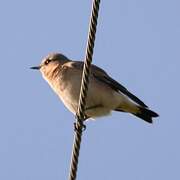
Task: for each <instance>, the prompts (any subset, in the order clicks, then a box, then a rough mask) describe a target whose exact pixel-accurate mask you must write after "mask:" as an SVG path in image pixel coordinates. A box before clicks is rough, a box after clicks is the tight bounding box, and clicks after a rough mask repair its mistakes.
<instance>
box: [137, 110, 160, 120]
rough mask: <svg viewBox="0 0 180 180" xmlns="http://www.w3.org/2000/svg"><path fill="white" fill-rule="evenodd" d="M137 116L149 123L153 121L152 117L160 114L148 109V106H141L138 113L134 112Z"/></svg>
mask: <svg viewBox="0 0 180 180" xmlns="http://www.w3.org/2000/svg"><path fill="white" fill-rule="evenodd" d="M133 114H134V115H135V116H137V117H139V118H141V119H143V120H144V121H146V122H148V123H152V122H153V121H152V118H153V117H158V116H159V115H158V114H157V113H156V112H154V111H152V110H150V109H146V108H143V107H139V111H138V112H137V113H133Z"/></svg>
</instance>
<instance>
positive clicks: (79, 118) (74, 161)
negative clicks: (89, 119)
mask: <svg viewBox="0 0 180 180" xmlns="http://www.w3.org/2000/svg"><path fill="white" fill-rule="evenodd" d="M99 4H100V0H94V1H93V5H92V12H91V20H90V27H89V35H88V42H87V48H86V57H85V62H84V67H83V74H82V81H81V90H80V96H79V106H78V111H77V114H76V123H75V135H74V143H73V150H72V157H71V166H70V172H69V180H75V179H76V174H77V166H78V158H79V150H80V145H81V137H82V132H83V127H84V124H83V121H84V120H85V115H84V111H85V106H86V97H87V91H88V84H89V74H90V69H91V62H92V56H93V49H94V42H95V36H96V26H97V19H98V12H99Z"/></svg>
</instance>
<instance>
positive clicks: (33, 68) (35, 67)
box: [30, 66, 41, 70]
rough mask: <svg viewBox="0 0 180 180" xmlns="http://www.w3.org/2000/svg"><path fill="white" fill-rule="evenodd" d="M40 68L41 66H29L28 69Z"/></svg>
mask: <svg viewBox="0 0 180 180" xmlns="http://www.w3.org/2000/svg"><path fill="white" fill-rule="evenodd" d="M40 68H41V66H34V67H30V69H36V70H39V69H40Z"/></svg>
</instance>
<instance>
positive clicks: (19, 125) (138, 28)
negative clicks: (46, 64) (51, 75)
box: [0, 0, 180, 180]
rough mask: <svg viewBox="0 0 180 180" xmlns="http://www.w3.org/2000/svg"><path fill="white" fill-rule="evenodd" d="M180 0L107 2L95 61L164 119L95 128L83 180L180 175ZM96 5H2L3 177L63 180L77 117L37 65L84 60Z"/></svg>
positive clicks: (122, 118)
mask: <svg viewBox="0 0 180 180" xmlns="http://www.w3.org/2000/svg"><path fill="white" fill-rule="evenodd" d="M179 9H180V1H179V0H171V1H168V0H151V1H147V0H145V1H144V0H114V1H107V0H104V1H103V0H102V1H101V6H100V16H99V21H98V31H97V38H96V44H95V50H94V59H93V63H94V64H96V65H98V66H100V67H102V68H104V69H105V70H106V71H107V72H108V73H109V74H110V75H111V76H112V77H113V78H114V79H116V80H117V81H119V82H120V83H122V84H123V85H124V86H126V87H127V88H128V89H129V90H130V91H131V92H132V93H134V94H135V95H137V96H138V97H139V98H141V99H142V100H143V101H144V102H145V103H146V104H148V105H149V106H150V107H151V108H152V109H153V110H155V111H156V112H158V113H159V114H160V118H157V119H156V121H155V122H154V124H153V125H149V124H147V123H145V122H144V121H141V120H140V119H138V118H136V117H134V116H131V115H129V114H123V113H117V112H115V113H113V114H112V116H109V117H104V118H101V119H99V121H96V122H88V123H87V130H86V131H85V132H84V134H83V140H82V146H81V151H80V161H79V168H78V176H77V180H92V179H94V180H96V179H98V180H114V179H117V180H132V179H133V180H152V179H153V180H159V179H163V180H170V179H172V180H178V179H180V119H179V112H180V110H179V108H180V106H179V100H180V95H179V94H180V85H179V83H180V81H179V79H180V73H179V68H180V10H179ZM90 11H91V1H90V0H89V1H88V0H79V1H72V0H71V1H70V0H51V1H44V0H39V1H37V0H31V1H24V0H16V1H10V0H4V1H3V0H1V2H0V22H1V23H0V27H1V28H0V32H1V33H0V49H1V71H0V82H1V93H0V107H1V111H0V112H1V113H0V179H1V180H12V179H13V180H40V179H42V180H49V179H53V180H65V179H67V178H68V173H69V163H70V158H71V150H72V143H73V134H74V132H73V122H74V116H73V115H72V114H71V113H70V112H69V111H68V110H67V109H66V108H65V107H64V105H63V104H62V103H61V102H60V101H59V99H58V97H57V96H56V95H55V94H54V92H53V91H52V90H51V89H50V88H49V86H48V84H47V83H46V82H45V81H44V80H43V79H42V77H41V75H40V73H39V72H35V71H32V70H30V69H29V67H30V66H34V65H38V64H39V63H40V62H41V58H42V57H44V56H46V55H47V54H48V53H50V52H63V53H64V54H65V55H66V56H68V57H69V58H72V59H77V60H80V59H83V58H84V56H85V49H86V41H87V32H88V25H89V16H90Z"/></svg>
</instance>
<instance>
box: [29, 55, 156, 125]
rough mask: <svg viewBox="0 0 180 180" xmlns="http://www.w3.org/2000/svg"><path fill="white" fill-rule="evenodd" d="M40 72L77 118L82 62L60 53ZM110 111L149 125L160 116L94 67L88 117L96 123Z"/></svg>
mask: <svg viewBox="0 0 180 180" xmlns="http://www.w3.org/2000/svg"><path fill="white" fill-rule="evenodd" d="M31 69H37V70H40V71H41V73H42V76H43V78H44V79H45V80H46V81H47V82H48V83H49V85H50V86H51V88H52V89H53V90H54V91H55V92H56V94H57V95H58V96H59V98H60V99H61V100H62V102H63V103H64V104H65V106H66V107H67V108H68V109H69V110H70V111H71V112H72V113H73V114H76V112H77V108H78V102H79V94H80V86H81V77H82V71H83V62H81V61H72V60H70V59H68V58H67V57H66V56H64V55H63V54H60V53H52V54H49V55H48V56H47V57H45V58H44V59H43V60H42V63H41V64H40V65H39V66H36V67H31ZM111 111H120V112H128V113H131V114H133V115H135V116H137V117H139V118H141V119H143V120H144V121H146V122H148V123H152V118H153V117H158V114H157V113H155V112H154V111H152V110H150V109H149V108H148V106H147V105H146V104H144V103H143V102H142V101H141V100H140V99H139V98H137V97H136V96H135V95H133V94H132V93H130V92H129V91H128V90H127V89H126V88H125V87H124V86H122V85H121V84H120V83H118V82H117V81H115V80H114V79H112V78H111V77H110V76H109V75H108V74H107V73H106V72H105V71H104V70H102V69H101V68H99V67H97V66H95V65H91V72H90V77H89V88H88V93H87V99H86V107H85V116H86V117H87V119H88V118H91V119H95V118H97V117H100V116H105V115H108V114H110V113H111Z"/></svg>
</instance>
